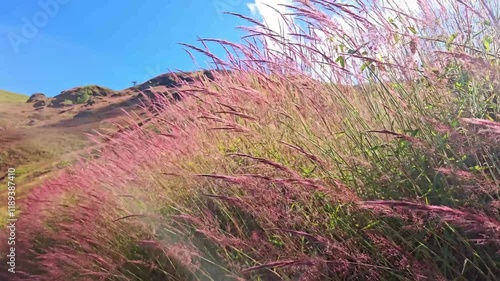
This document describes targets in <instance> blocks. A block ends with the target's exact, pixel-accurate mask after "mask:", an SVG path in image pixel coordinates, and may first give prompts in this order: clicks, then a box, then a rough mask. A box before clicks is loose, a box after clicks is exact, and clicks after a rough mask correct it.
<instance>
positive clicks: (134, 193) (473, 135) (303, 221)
mask: <svg viewBox="0 0 500 281" xmlns="http://www.w3.org/2000/svg"><path fill="white" fill-rule="evenodd" d="M382 5H383V1H374V2H373V3H370V5H367V4H366V3H365V2H364V1H359V2H354V1H353V2H352V5H350V4H346V3H344V2H342V3H339V2H337V1H326V0H317V1H300V3H296V4H295V6H293V7H289V9H291V11H294V12H296V14H295V17H296V18H295V19H294V21H293V22H289V24H290V26H289V28H290V29H291V30H292V31H291V33H292V34H294V36H290V38H288V37H287V38H281V37H280V35H279V34H275V33H273V32H272V31H270V30H269V29H266V28H265V26H263V25H260V28H259V27H253V28H251V29H249V30H248V32H249V33H250V34H249V35H253V36H254V37H255V38H260V40H261V41H257V40H256V41H247V42H246V43H245V44H235V43H231V42H227V41H224V40H214V39H207V40H205V43H207V44H209V43H219V44H222V45H223V46H224V47H226V49H227V50H234V52H229V51H228V53H229V55H228V57H229V58H230V59H228V60H223V59H220V58H217V57H215V55H213V54H212V53H210V52H209V51H207V50H206V49H204V48H198V47H196V46H190V45H186V46H187V47H188V48H191V49H193V50H195V51H200V52H202V53H203V54H205V55H206V56H208V57H209V58H211V59H212V60H213V61H214V62H217V65H218V67H219V71H214V73H213V77H212V78H213V79H205V80H202V81H193V83H191V84H190V85H187V86H185V87H182V88H179V89H177V92H178V95H179V96H180V97H182V99H181V100H180V101H175V100H174V99H169V98H161V97H160V96H158V97H157V100H155V103H154V105H155V106H154V107H151V108H150V111H149V116H148V118H147V119H146V120H144V122H139V123H134V122H133V121H130V125H131V126H130V127H129V129H127V130H123V131H122V132H121V133H120V134H119V135H115V136H114V137H113V138H109V139H107V141H106V143H105V144H106V145H103V146H102V149H99V154H98V157H95V158H92V159H88V160H86V161H82V162H80V163H78V164H75V165H72V166H71V167H69V168H68V169H66V170H65V171H64V172H62V173H61V174H60V175H58V176H57V177H53V178H51V179H50V180H48V181H44V182H43V183H41V184H39V185H37V186H36V187H35V188H33V189H32V190H31V191H30V194H29V196H28V197H27V199H26V200H25V208H24V210H23V212H22V214H21V216H20V217H19V219H18V221H17V222H16V224H17V225H19V226H22V227H21V228H20V229H19V230H18V231H17V232H16V235H17V236H16V237H17V242H16V243H17V244H16V260H17V262H18V263H17V264H16V268H17V269H19V274H17V275H16V278H17V279H18V280H137V281H138V280H179V281H184V280H213V281H219V280H235V281H236V280H238V281H239V280H259V281H261V280H262V281H274V280H287V281H292V280H304V281H309V280H311V281H320V280H321V281H323V280H325V281H327V280H412V281H413V280H485V281H489V280H492V281H494V280H498V279H497V278H498V276H500V212H499V210H500V189H499V186H500V151H499V149H498V148H499V147H500V122H499V115H498V114H499V105H498V97H497V95H498V92H499V89H500V87H499V85H498V81H499V80H498V78H499V73H500V71H499V70H500V69H499V67H500V55H499V47H500V46H498V42H497V41H496V40H494V38H496V37H495V36H496V35H497V32H498V28H497V26H495V24H496V22H495V19H496V18H497V15H495V14H494V11H497V10H498V9H497V8H498V4H496V6H495V3H490V2H487V1H472V0H464V1H434V0H424V1H419V6H420V12H416V11H411V13H410V12H409V11H406V12H405V10H401V9H400V8H401V7H399V6H393V7H392V8H389V9H388V8H387V7H383V6H382ZM332 13H333V14H332ZM339 15H340V16H341V19H339V18H338V17H337V16H339ZM237 16H240V15H237ZM240 17H243V16H240ZM248 20H250V21H251V23H252V25H259V23H258V22H257V21H253V20H251V19H248ZM339 21H341V23H339ZM302 23H307V24H308V25H309V26H310V28H311V29H310V30H308V31H305V30H304V28H303V26H302V25H301V24H302ZM295 37H296V39H291V38H295ZM293 40H296V41H293ZM262 45H264V47H263V46H262ZM265 46H267V47H265ZM220 69H228V70H230V71H227V72H224V71H220ZM131 118H132V117H131ZM139 124H141V125H139ZM144 124H145V125H144ZM94 137H95V138H97V139H99V140H101V141H102V140H103V139H106V137H103V136H100V135H95V136H94ZM2 234H3V235H4V236H3V237H0V241H7V236H8V234H7V233H2ZM0 246H2V245H1V244H0ZM5 247H7V246H5ZM2 250H3V249H2ZM7 250H8V248H5V251H7ZM2 258H3V260H2ZM0 264H2V265H4V266H5V264H6V260H5V258H4V257H0ZM3 272H5V271H2V272H1V273H0V274H3ZM0 276H1V275H0ZM6 276H7V277H8V276H9V275H6ZM495 276H497V277H495Z"/></svg>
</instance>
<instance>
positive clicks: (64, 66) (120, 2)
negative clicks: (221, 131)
mask: <svg viewBox="0 0 500 281" xmlns="http://www.w3.org/2000/svg"><path fill="white" fill-rule="evenodd" d="M248 2H251V1H243V0H241V1H239V0H147V1H144V0H142V1H141V0H125V1H124V0H85V1H83V0H28V1H24V0H23V1H2V3H1V4H0V89H4V90H9V91H13V92H19V93H24V94H27V95H30V94H32V93H34V92H42V93H44V94H46V95H48V96H54V95H57V94H59V93H60V92H61V91H62V90H66V89H69V88H72V87H75V86H81V85H88V84H97V85H102V86H107V87H110V88H112V89H115V90H121V89H124V88H127V87H129V86H131V81H134V80H135V81H138V82H144V80H147V79H149V78H152V77H153V76H155V75H158V74H161V73H164V72H167V71H168V69H171V70H175V69H181V70H186V71H188V70H193V69H195V68H196V67H195V65H194V64H193V63H192V61H191V58H190V57H189V55H188V54H187V53H186V52H185V51H184V50H183V47H182V46H180V45H178V44H177V43H178V42H185V43H195V44H197V42H196V40H197V37H198V36H199V37H205V38H223V39H228V40H231V41H239V40H240V37H241V35H242V32H241V31H238V30H236V29H235V27H236V26H241V25H249V24H248V23H246V22H244V21H242V20H240V19H237V18H235V17H233V16H230V15H221V14H220V10H230V11H233V12H239V13H243V14H245V15H250V10H249V9H248V7H247V5H246V4H247V3H248ZM41 3H51V4H52V5H49V6H48V8H44V5H42V4H41ZM30 25H33V26H34V27H35V28H36V30H35V31H33V30H32V29H30V28H29V27H30ZM33 26H31V27H33ZM216 52H217V51H216ZM219 54H220V53H219ZM198 58H199V61H198V63H199V64H200V66H203V67H204V66H206V63H205V61H206V59H205V58H204V57H202V56H198Z"/></svg>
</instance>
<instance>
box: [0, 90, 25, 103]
mask: <svg viewBox="0 0 500 281" xmlns="http://www.w3.org/2000/svg"><path fill="white" fill-rule="evenodd" d="M27 100H28V96H26V95H22V94H16V93H12V92H9V91H4V90H0V103H19V102H26V101H27Z"/></svg>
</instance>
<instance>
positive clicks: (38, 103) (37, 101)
mask: <svg viewBox="0 0 500 281" xmlns="http://www.w3.org/2000/svg"><path fill="white" fill-rule="evenodd" d="M49 101H50V99H49V98H47V97H46V96H45V95H44V94H42V93H35V94H33V95H31V96H30V98H29V99H28V101H26V102H27V103H32V104H33V107H35V108H41V107H45V106H46V105H47V104H48V103H49Z"/></svg>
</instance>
